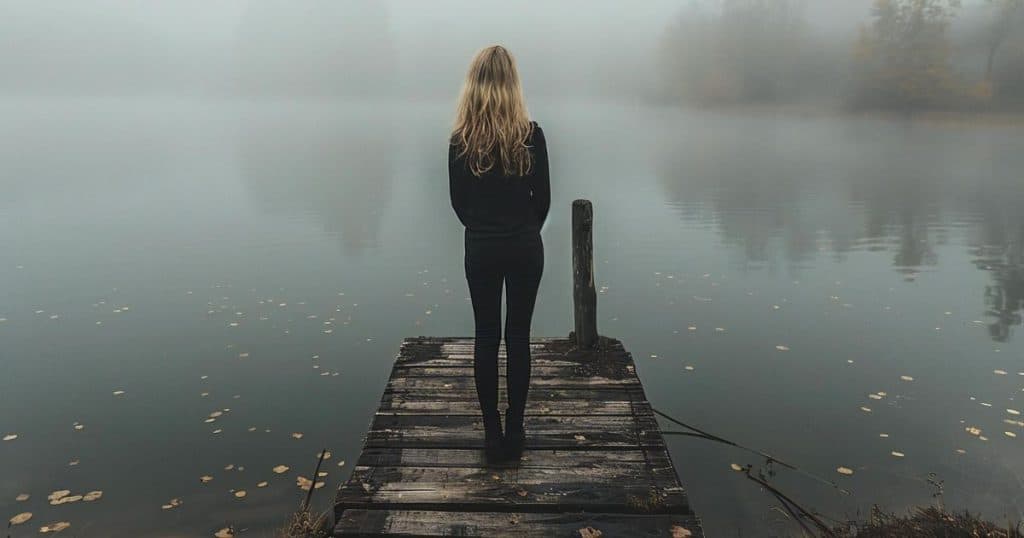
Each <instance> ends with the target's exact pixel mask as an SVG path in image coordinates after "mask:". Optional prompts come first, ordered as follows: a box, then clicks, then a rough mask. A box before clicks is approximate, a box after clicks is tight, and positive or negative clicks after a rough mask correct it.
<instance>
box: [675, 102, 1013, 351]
mask: <svg viewBox="0 0 1024 538" xmlns="http://www.w3.org/2000/svg"><path fill="white" fill-rule="evenodd" d="M691 121H694V122H699V123H700V125H701V128H700V129H699V130H692V131H689V132H687V133H683V134H681V135H680V136H678V137H671V138H668V137H666V139H665V140H663V141H660V142H659V143H658V144H657V145H656V148H655V166H656V169H657V171H656V173H657V175H658V177H659V182H660V185H661V188H662V191H663V192H664V195H665V197H666V201H667V203H668V204H669V205H670V206H672V207H673V208H674V209H675V210H676V211H677V212H678V214H679V215H680V217H681V218H682V219H683V220H684V222H686V225H687V226H689V227H692V226H694V225H700V226H702V227H704V228H707V229H711V230H714V231H716V232H717V233H718V235H719V237H720V239H721V241H722V242H723V243H724V244H726V245H730V246H732V247H734V250H735V251H736V252H738V253H740V254H741V259H742V263H743V264H744V267H745V268H748V269H757V268H761V267H771V266H774V265H775V264H777V263H778V260H780V259H781V260H785V262H786V264H787V267H789V268H790V269H794V268H798V267H800V266H801V265H806V264H808V263H810V262H812V261H813V259H814V258H815V257H816V256H818V255H819V254H821V253H823V252H831V253H832V258H833V259H834V260H835V261H837V262H842V261H844V260H846V259H847V257H848V255H849V254H850V253H851V252H857V251H866V252H888V253H891V255H892V258H891V260H892V262H891V263H892V267H893V268H894V269H895V270H896V271H898V272H899V273H901V274H903V275H904V277H905V278H906V279H907V280H914V279H915V278H916V276H917V275H918V273H920V272H921V271H923V270H927V269H929V268H934V267H937V266H938V265H939V263H940V259H939V253H940V252H941V250H942V248H943V247H945V246H947V245H950V244H954V243H964V244H965V246H966V248H967V249H968V252H969V253H970V254H971V255H972V256H973V257H974V258H976V260H975V265H977V267H978V268H980V269H983V270H985V271H988V272H990V274H991V275H992V283H991V284H990V285H989V286H987V287H986V288H985V290H984V300H985V303H984V304H986V305H987V308H988V312H987V314H988V315H989V316H990V317H992V318H994V321H992V322H991V323H990V324H989V330H990V333H991V336H992V338H993V339H994V340H996V341H1006V340H1008V339H1009V338H1010V330H1011V327H1014V326H1020V325H1021V323H1022V319H1021V310H1022V308H1024V254H1022V251H1024V247H1022V245H1024V203H1022V201H1024V184H1021V182H1020V181H1018V180H1016V179H1014V178H1016V177H1017V176H1018V175H1019V172H1017V171H1019V169H1020V167H1021V166H1024V140H1022V139H1021V138H1019V137H1015V136H1013V133H1014V131H1013V130H1005V129H998V128H996V129H992V130H985V129H983V128H978V129H979V130H978V131H977V132H976V133H975V134H974V137H975V141H976V143H975V144H966V143H964V142H963V140H962V135H963V133H962V132H958V131H957V129H953V128H935V127H934V126H932V127H927V126H913V125H905V124H902V123H900V122H884V121H875V120H871V121H860V122H848V121H847V122H844V124H843V125H841V126H837V122H836V120H831V119H826V120H810V121H808V120H797V119H792V118H785V119H784V118H774V117H764V118H758V119H756V120H751V119H750V118H746V120H745V121H743V122H742V123H741V122H737V121H735V120H732V119H730V118H728V117H726V118H716V119H714V120H709V119H708V118H707V117H699V118H696V119H692V118H691ZM936 147H942V148H944V150H943V151H942V152H940V153H936V152H935V151H934V148H936ZM956 263H961V262H959V261H958V262H956Z"/></svg>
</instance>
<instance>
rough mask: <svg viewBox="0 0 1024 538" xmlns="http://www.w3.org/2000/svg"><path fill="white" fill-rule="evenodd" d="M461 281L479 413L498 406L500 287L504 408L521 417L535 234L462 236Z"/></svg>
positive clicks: (537, 269)
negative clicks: (469, 314) (468, 306)
mask: <svg viewBox="0 0 1024 538" xmlns="http://www.w3.org/2000/svg"><path fill="white" fill-rule="evenodd" d="M465 265H466V281H467V282H468V283H469V294H470V298H471V299H472V301H473V319H474V322H475V325H476V330H475V337H476V342H475V345H474V349H473V377H474V379H475V381H476V392H477V397H478V398H479V400H480V410H481V411H482V412H483V415H484V417H485V418H486V417H495V416H497V412H498V343H499V342H500V340H501V287H502V284H503V283H504V285H505V293H506V314H505V351H506V355H507V357H508V361H507V363H506V364H507V371H506V374H507V378H506V388H507V390H508V404H509V413H510V414H511V415H512V416H515V417H522V416H523V412H524V411H525V409H526V396H527V392H528V390H529V386H530V322H531V320H532V319H533V307H534V304H535V303H536V301H537V288H538V287H539V286H540V278H541V275H542V274H543V272H544V243H543V242H542V241H541V237H540V234H537V233H529V234H526V235H522V236H515V237H509V238H486V239H474V238H470V237H467V238H466V260H465Z"/></svg>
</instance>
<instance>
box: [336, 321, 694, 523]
mask: <svg viewBox="0 0 1024 538" xmlns="http://www.w3.org/2000/svg"><path fill="white" fill-rule="evenodd" d="M600 348H601V349H600V350H592V351H585V352H580V351H575V350H574V346H573V343H572V342H571V341H570V340H568V339H565V338H562V339H547V338H545V339H535V340H533V341H532V342H531V349H532V355H533V373H532V377H531V384H530V396H529V399H528V404H527V408H526V420H525V425H526V433H527V441H526V448H527V449H526V451H525V453H524V455H523V459H522V461H521V462H520V463H519V464H518V465H515V466H513V465H510V464H505V465H497V466H493V465H492V466H488V465H486V464H485V463H484V461H483V453H482V449H483V438H484V435H483V424H482V421H481V419H480V409H479V404H478V403H477V398H476V392H475V388H474V384H473V340H472V339H467V338H410V339H406V340H405V342H404V343H403V344H402V347H401V351H400V352H399V354H398V358H397V360H396V361H395V366H394V369H393V370H392V372H391V379H390V380H389V381H388V384H387V387H386V389H385V391H384V396H383V398H381V402H380V408H379V409H378V411H377V413H376V414H375V416H374V419H373V423H372V424H371V426H370V430H369V432H368V433H367V435H366V442H365V446H364V448H363V452H362V455H361V456H360V457H359V461H358V463H357V465H356V466H355V467H354V469H353V471H352V476H351V478H350V479H349V480H348V482H347V483H345V484H344V485H343V486H342V487H341V488H340V489H339V490H338V496H337V502H336V505H335V521H336V526H335V529H334V534H335V536H378V535H399V536H402V535H405V536H413V535H415V536H587V534H586V533H587V532H589V531H588V530H587V528H588V527H589V528H591V529H596V530H598V531H601V533H602V534H603V536H605V537H610V536H702V532H701V528H700V522H699V520H698V519H697V517H696V516H695V515H694V514H693V512H692V511H691V509H690V506H689V503H688V501H687V496H686V493H685V492H684V490H683V488H682V486H681V484H680V482H679V478H678V476H677V475H676V471H675V468H674V466H673V465H672V460H671V458H670V457H669V454H668V451H667V450H666V447H665V440H664V438H663V437H662V434H661V430H660V429H659V427H658V424H657V422H656V421H655V418H654V414H653V413H652V412H651V406H650V404H649V403H648V402H647V398H646V396H645V395H644V390H643V386H642V385H641V384H640V380H639V378H638V377H637V374H636V367H635V365H634V363H633V359H632V357H631V356H630V354H629V353H628V352H627V351H626V350H625V349H623V346H622V344H621V343H619V342H618V341H616V340H610V339H602V341H601V345H600ZM499 361H500V362H501V363H502V368H504V350H503V349H502V352H501V358H500V359H499ZM500 385H501V387H502V390H503V389H504V380H502V381H501V383H500ZM673 532H675V534H673ZM687 532H689V533H690V534H687ZM593 536H597V535H596V534H595V535H593Z"/></svg>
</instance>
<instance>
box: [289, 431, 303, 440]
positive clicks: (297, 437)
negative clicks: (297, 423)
mask: <svg viewBox="0 0 1024 538" xmlns="http://www.w3.org/2000/svg"><path fill="white" fill-rule="evenodd" d="M302 436H303V434H302V433H300V432H295V433H293V434H292V438H293V439H302Z"/></svg>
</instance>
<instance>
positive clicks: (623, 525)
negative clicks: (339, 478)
mask: <svg viewBox="0 0 1024 538" xmlns="http://www.w3.org/2000/svg"><path fill="white" fill-rule="evenodd" d="M587 527H590V528H593V529H597V530H599V531H601V533H602V536H606V537H609V538H614V537H617V536H652V537H653V536H662V537H669V536H672V530H673V527H680V528H682V529H686V530H687V531H688V532H689V533H690V534H689V535H687V534H684V533H683V532H682V531H676V533H677V535H679V536H690V537H692V538H701V537H703V536H704V534H703V532H702V531H701V527H700V522H699V521H698V520H697V518H695V517H694V516H692V515H680V514H672V515H645V516H638V515H623V514H588V513H556V514H544V513H540V514H538V513H523V514H520V513H507V512H430V511H416V510H358V509H355V510H346V511H345V513H344V514H343V515H342V517H341V518H340V519H339V520H338V523H337V526H336V527H335V534H344V535H345V536H378V535H381V534H387V535H389V536H506V537H528V536H529V537H533V536H545V537H552V538H560V537H565V538H579V537H580V536H581V534H580V529H585V528H587Z"/></svg>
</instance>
